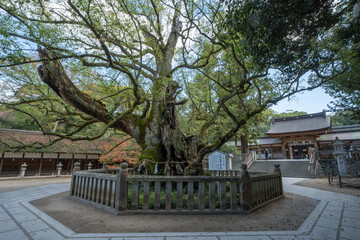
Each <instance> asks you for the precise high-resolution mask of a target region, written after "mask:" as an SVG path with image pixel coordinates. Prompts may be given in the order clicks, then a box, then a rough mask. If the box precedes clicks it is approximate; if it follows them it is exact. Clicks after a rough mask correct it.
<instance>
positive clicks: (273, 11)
mask: <svg viewBox="0 0 360 240" xmlns="http://www.w3.org/2000/svg"><path fill="white" fill-rule="evenodd" d="M225 2H226V3H227V7H228V8H227V15H226V17H227V21H226V24H225V26H226V27H227V29H229V31H230V34H231V36H232V37H234V38H236V39H239V40H240V44H241V45H242V46H243V47H242V49H243V51H242V54H244V55H246V56H249V57H252V59H253V60H254V61H255V62H256V64H258V65H259V66H260V67H261V68H263V69H265V68H267V67H268V66H273V67H275V68H282V69H284V70H285V71H286V73H287V74H296V73H297V72H298V69H299V68H298V66H297V65H298V64H299V63H302V64H303V63H304V62H306V63H307V64H313V65H314V64H317V62H318V61H319V59H318V58H317V57H316V49H315V46H316V45H314V44H315V42H316V40H317V39H319V38H321V37H322V36H323V35H324V34H325V32H326V30H327V29H329V28H330V27H332V26H333V24H334V23H335V22H336V20H337V16H336V14H335V12H334V11H333V7H334V6H333V1H332V0H324V1H316V0H306V1H297V0H289V1H281V0H275V1H273V0H272V1H269V0H245V1H243V0H241V1H240V0H228V1H225Z"/></svg>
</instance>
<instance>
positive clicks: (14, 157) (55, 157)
mask: <svg viewBox="0 0 360 240" xmlns="http://www.w3.org/2000/svg"><path fill="white" fill-rule="evenodd" d="M52 140H54V137H50V136H45V135H43V133H42V132H38V131H26V130H15V129H2V128H0V177H15V176H18V175H19V173H20V169H21V165H22V164H23V163H26V164H27V171H26V176H47V175H55V174H56V172H57V165H58V164H59V163H61V164H62V170H61V175H70V174H71V173H72V168H73V166H74V162H80V168H81V170H84V169H87V168H88V164H89V163H91V164H92V168H99V167H100V165H101V164H100V163H99V161H98V160H99V157H100V155H101V153H100V152H99V151H98V146H97V145H96V143H95V142H89V141H78V142H71V141H70V140H67V139H62V140H61V141H57V142H56V143H54V144H51V145H50V146H48V147H46V148H45V147H44V148H41V147H39V146H41V145H42V144H44V145H47V144H49V143H50V142H51V141H52ZM27 145H28V146H33V148H31V147H30V148H29V147H28V146H27ZM11 146H16V149H12V148H11Z"/></svg>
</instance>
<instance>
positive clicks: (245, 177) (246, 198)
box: [240, 164, 252, 210]
mask: <svg viewBox="0 0 360 240" xmlns="http://www.w3.org/2000/svg"><path fill="white" fill-rule="evenodd" d="M241 170H242V171H241V185H240V186H241V187H240V191H241V192H240V193H241V203H242V208H243V210H250V209H251V201H252V200H251V199H252V196H251V188H250V175H249V172H248V171H247V165H246V164H241Z"/></svg>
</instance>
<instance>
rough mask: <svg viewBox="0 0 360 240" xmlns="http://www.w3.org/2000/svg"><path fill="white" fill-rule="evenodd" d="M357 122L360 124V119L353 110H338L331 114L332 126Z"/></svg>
mask: <svg viewBox="0 0 360 240" xmlns="http://www.w3.org/2000/svg"><path fill="white" fill-rule="evenodd" d="M356 124H360V120H357V119H354V118H353V113H352V112H336V113H335V115H333V116H331V126H333V127H338V126H347V125H356Z"/></svg>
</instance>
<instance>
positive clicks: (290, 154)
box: [288, 144, 294, 159]
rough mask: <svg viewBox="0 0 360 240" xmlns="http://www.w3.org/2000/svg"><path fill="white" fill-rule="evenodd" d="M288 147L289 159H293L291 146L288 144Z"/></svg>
mask: <svg viewBox="0 0 360 240" xmlns="http://www.w3.org/2000/svg"><path fill="white" fill-rule="evenodd" d="M288 146H289V158H290V159H293V158H294V156H293V151H292V146H291V145H290V144H289V145H288Z"/></svg>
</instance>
